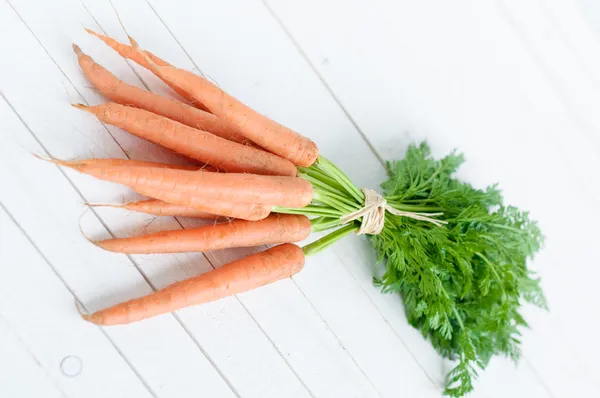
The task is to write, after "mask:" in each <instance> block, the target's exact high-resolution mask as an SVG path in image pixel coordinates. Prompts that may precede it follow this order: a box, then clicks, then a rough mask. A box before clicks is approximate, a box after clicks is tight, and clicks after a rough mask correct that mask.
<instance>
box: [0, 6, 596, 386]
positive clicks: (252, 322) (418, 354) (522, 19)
mask: <svg viewBox="0 0 600 398" xmlns="http://www.w3.org/2000/svg"><path fill="white" fill-rule="evenodd" d="M113 4H114V6H115V7H116V9H117V10H118V12H119V15H120V16H121V19H122V20H123V22H124V24H125V25H126V27H127V29H128V32H129V33H130V34H131V35H132V36H134V37H135V38H136V39H137V40H138V41H139V42H140V44H141V45H142V46H143V47H145V48H147V49H149V50H151V51H153V52H155V53H157V54H159V55H160V56H161V57H163V58H165V59H167V60H168V61H170V62H173V63H174V64H177V65H178V66H181V67H184V68H187V69H190V70H196V71H201V72H202V73H204V74H206V75H208V76H210V77H211V78H212V79H214V80H215V81H216V82H218V84H219V85H220V86H221V87H223V88H224V89H226V90H228V91H230V92H231V93H232V94H234V95H236V96H238V97H239V98H240V99H242V100H243V101H245V102H246V103H248V104H249V105H251V106H252V107H254V108H256V109H257V110H259V111H261V112H263V113H265V114H267V115H269V116H270V117H273V118H274V119H276V120H278V121H280V122H282V123H284V124H286V125H289V126H290V127H292V128H294V129H296V130H298V131H300V132H302V133H303V134H305V135H307V136H309V137H310V138H312V139H313V140H315V141H316V142H317V143H318V145H319V147H320V148H321V151H322V152H323V153H325V154H327V156H328V157H329V158H331V159H332V160H334V161H335V162H336V163H337V164H339V165H340V166H341V167H342V168H343V169H344V170H346V171H347V173H348V174H349V175H350V176H351V177H352V178H353V179H354V180H355V181H356V182H357V184H358V185H361V186H371V187H373V186H376V185H377V183H378V182H379V181H381V180H382V179H383V178H384V170H383V167H382V165H381V163H380V160H381V159H391V158H397V157H401V156H402V154H403V152H404V150H405V148H406V146H407V145H408V144H409V143H410V142H412V141H415V140H422V139H427V140H428V141H429V142H430V144H431V145H432V147H433V149H434V152H435V154H437V155H442V154H444V153H446V152H447V151H449V150H450V149H452V148H458V149H460V150H461V151H463V152H464V153H465V154H466V156H467V160H468V161H467V163H466V165H465V166H464V167H463V168H462V169H461V171H460V175H461V177H462V178H465V179H467V180H469V181H471V182H472V183H474V184H476V185H484V184H488V183H490V182H495V181H497V182H499V183H500V184H501V186H502V187H503V188H504V192H505V195H506V198H507V200H508V201H509V202H510V203H514V204H516V205H518V206H521V207H523V208H527V209H530V210H531V212H532V214H533V216H534V217H535V218H537V219H539V221H540V224H541V226H542V228H543V230H544V232H545V233H546V235H547V238H548V240H547V245H546V246H547V247H546V248H545V250H544V251H543V252H542V254H541V255H540V256H539V257H538V258H537V259H536V260H535V262H534V264H533V266H534V267H535V268H536V269H537V270H539V272H540V274H541V275H542V277H543V280H544V288H545V290H546V292H547V294H548V297H549V301H550V306H551V312H550V313H543V312H540V311H537V310H534V309H531V308H528V309H527V310H526V312H527V316H528V320H530V323H531V325H532V329H531V330H529V331H526V332H525V335H524V339H523V340H524V342H523V349H524V354H525V355H524V359H523V361H522V362H521V364H520V365H519V366H518V367H514V366H513V365H512V364H511V363H510V362H508V361H506V360H504V359H500V358H499V359H496V360H494V361H492V363H491V365H490V367H489V369H488V370H487V371H486V372H484V373H483V374H482V376H481V379H480V380H479V381H478V382H477V386H476V391H475V393H474V394H473V395H472V396H474V397H490V398H495V397H506V396H513V397H544V398H546V397H553V398H558V397H565V398H567V397H572V396H577V397H592V396H595V395H596V391H595V389H594V387H595V382H594V381H593V380H594V376H595V375H597V374H598V372H599V371H600V367H599V366H598V363H597V358H598V357H599V356H600V348H599V346H598V345H595V344H594V341H595V340H596V339H595V328H593V327H590V326H588V323H590V322H596V323H597V322H598V318H599V317H598V310H597V308H598V306H599V305H600V299H598V295H596V294H595V291H596V290H597V287H596V286H597V283H598V282H597V281H598V279H599V277H600V267H599V265H600V264H599V263H600V261H599V260H598V255H597V254H596V250H595V248H596V247H597V236H598V233H597V227H596V225H598V222H599V221H600V216H598V214H597V211H596V209H597V207H598V204H599V203H600V183H599V182H598V179H597V171H598V170H600V117H599V113H598V112H596V108H597V106H598V104H599V103H600V101H599V100H600V72H599V71H600V53H599V50H600V25H599V24H600V7H598V6H597V5H596V4H595V3H594V2H592V1H584V0H581V1H574V2H565V1H560V0H551V1H542V0H525V1H512V0H483V1H482V0H472V1H462V0H455V1H451V2H450V1H444V0H438V1H433V0H431V1H422V2H415V1H407V0H393V1H392V0H343V1H342V0H324V1H322V0H319V1H317V0H305V1H302V2H298V1H290V0H266V1H263V2H261V1H257V0H252V1H250V0H225V1H219V2H216V1H205V0H202V1H200V0H195V1H193V0H189V1H166V0H149V1H146V0H119V1H117V0H113ZM83 27H89V28H92V29H96V30H99V31H101V32H105V33H106V34H108V35H111V36H114V37H116V38H118V39H121V40H125V35H124V33H123V31H122V29H121V27H120V25H119V23H118V20H117V19H116V16H115V13H114V10H113V8H112V6H111V4H110V2H108V1H104V0H82V1H78V0H55V1H51V2H47V1H39V0H38V1H33V0H10V1H2V2H0V50H1V53H2V57H0V97H1V98H0V136H1V137H2V140H1V143H2V145H0V397H33V396H44V397H46V396H48V397H95V396H97V397H160V398H162V397H174V396H177V397H188V396H189V397H192V396H194V397H198V396H206V397H235V396H239V397H327V398H330V397H343V398H345V397H403V396H406V397H438V396H440V391H441V384H442V380H443V376H444V374H445V372H446V371H447V370H448V369H449V366H450V365H449V364H447V363H445V362H444V361H442V360H441V359H440V358H439V356H438V355H437V354H436V353H435V351H434V350H433V349H432V348H431V347H430V345H429V343H427V342H426V341H425V340H423V339H422V338H421V336H420V335H419V333H418V332H417V331H415V330H413V329H412V328H411V327H410V326H408V324H407V323H406V320H405V318H404V314H403V309H402V304H401V301H400V299H399V298H398V297H397V296H392V295H382V294H381V293H379V291H378V290H377V289H376V288H375V287H373V286H372V284H371V277H372V274H373V270H374V264H375V258H374V253H373V251H372V249H371V248H370V247H369V244H368V242H366V241H365V240H364V239H360V238H357V237H351V238H348V239H346V240H345V241H342V242H340V243H339V244H338V245H337V246H335V247H333V248H331V249H330V250H328V251H327V252H324V253H322V254H321V255H318V256H316V257H314V258H310V259H309V261H308V264H307V267H306V269H305V270H304V271H303V272H302V273H301V274H299V275H297V276H296V277H294V279H293V280H286V281H281V282H278V283H276V284H274V285H271V286H267V287H265V288H262V289H259V290H257V291H253V292H249V293H245V294H241V295H239V296H237V297H231V298H227V299H224V300H220V301H218V302H216V303H211V304H207V305H203V306H200V307H196V308H189V309H186V310H182V311H178V312H177V313H174V314H168V315H164V316H161V317H157V318H156V319H152V320H149V321H145V322H141V323H138V324H134V325H130V326H127V327H112V328H105V329H103V328H98V327H95V326H93V325H90V324H87V323H85V322H83V321H81V319H80V318H79V316H78V314H77V311H76V309H75V305H74V302H75V300H77V301H78V302H80V303H81V305H82V306H83V307H84V308H85V309H87V310H95V309H98V308H101V307H104V306H106V305H109V304H113V303H116V302H118V301H121V300H123V299H127V298H131V297H134V296H138V295H141V294H144V293H147V292H150V291H151V290H152V289H157V288H160V287H163V286H165V285H167V284H170V283H172V282H174V281H176V280H181V279H184V278H186V277H189V276H191V275H196V274H199V273H202V272H207V271H208V270H210V269H212V268H214V267H219V266H220V265H222V264H224V263H226V262H228V261H231V260H232V259H234V258H238V257H240V256H243V255H244V254H246V253H248V252H249V251H250V250H231V251H220V252H213V253H205V254H204V255H202V254H198V253H189V254H178V255H162V256H150V255H135V256H124V255H118V254H112V253H106V252H103V251H101V250H99V249H97V248H96V247H94V246H92V245H90V244H89V243H88V242H87V241H86V240H85V239H84V238H82V236H81V234H80V231H79V225H80V223H81V225H82V227H83V228H84V229H85V231H86V233H88V234H90V235H91V236H94V237H101V236H110V235H113V236H126V235H131V234H134V233H139V232H141V231H143V230H147V231H157V230H164V229H177V228H188V227H191V226H193V225H196V223H195V222H193V221H190V220H189V219H175V218H161V219H153V218H151V217H148V216H144V215H140V214H128V213H125V212H120V211H117V210H114V209H98V210H96V211H89V210H87V211H86V210H85V206H84V203H86V202H119V201H122V200H124V198H127V199H131V198H132V197H133V195H132V194H131V193H130V192H129V191H128V190H126V189H124V188H122V187H119V186H116V185H114V184H107V183H102V182H99V181H97V180H93V179H91V178H87V177H85V176H82V175H78V174H76V173H73V172H71V171H69V170H62V169H59V168H57V167H54V166H52V165H49V164H46V163H43V162H41V161H39V160H38V159H35V158H34V157H32V156H31V155H30V153H32V152H33V153H36V154H40V155H52V156H56V157H60V158H83V157H88V156H97V157H121V158H125V157H131V158H135V159H150V160H169V161H178V159H177V158H176V157H174V156H173V155H171V154H170V153H169V152H167V151H165V150H162V149H160V148H158V147H156V146H154V145H151V144H148V143H146V142H143V141H142V140H139V139H137V138H135V137H132V136H131V135H129V134H127V133H125V132H123V131H120V130H118V129H115V128H112V127H109V126H104V125H102V124H100V123H98V122H97V121H96V120H95V119H94V118H92V117H90V116H89V115H87V114H84V113H82V112H79V111H77V110H75V109H73V108H71V107H70V105H69V102H85V103H90V104H95V103H99V102H100V101H102V98H101V97H100V96H99V95H98V94H97V93H96V92H95V91H94V90H93V89H92V88H90V86H89V84H88V83H87V82H86V80H85V78H84V76H83V75H82V73H81V72H80V70H79V67H78V65H77V63H76V60H75V57H74V55H73V54H72V51H71V42H73V41H75V42H77V43H78V44H79V45H80V46H81V47H82V48H83V49H84V51H85V52H86V53H88V54H89V55H91V56H92V57H94V58H95V59H96V60H97V61H98V62H100V63H102V64H103V65H105V66H106V67H107V68H108V69H109V70H111V71H112V72H113V73H115V74H117V75H118V76H119V77H121V78H122V79H124V80H126V81H128V82H129V83H132V84H135V85H137V86H139V87H143V88H147V89H149V90H152V91H156V92H159V93H163V94H168V95H171V93H170V91H169V90H168V89H165V87H164V86H163V85H162V83H161V82H159V81H158V80H157V79H156V78H155V77H154V76H152V75H151V74H149V73H148V72H147V71H145V70H143V69H142V68H140V67H139V66H137V65H134V64H130V63H128V62H126V61H123V60H122V59H120V58H119V57H118V56H116V55H115V54H114V53H113V52H111V51H110V50H109V49H107V48H106V47H105V46H104V45H103V44H102V43H100V42H99V41H98V40H96V39H94V38H92V37H90V36H89V35H87V34H86V33H85V32H84V31H83ZM82 214H83V217H82Z"/></svg>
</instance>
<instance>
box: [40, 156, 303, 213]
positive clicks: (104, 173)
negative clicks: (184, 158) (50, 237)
mask: <svg viewBox="0 0 600 398" xmlns="http://www.w3.org/2000/svg"><path fill="white" fill-rule="evenodd" d="M101 160H102V159H95V160H94V164H90V162H89V161H85V160H84V161H60V160H54V159H53V160H52V161H53V162H54V163H56V164H60V165H62V166H65V167H69V168H72V169H74V170H77V171H79V172H81V173H85V174H89V175H92V176H94V177H96V178H99V179H102V180H107V181H112V182H116V183H119V184H123V185H127V186H128V187H130V188H131V189H133V190H134V191H137V192H139V193H142V194H144V195H147V196H151V197H154V198H156V199H163V198H161V197H156V196H152V195H149V194H146V193H145V192H147V191H148V190H152V191H155V192H157V193H159V192H167V193H168V192H171V193H175V194H178V195H187V196H190V197H197V198H202V199H211V200H216V201H225V202H242V203H261V204H265V205H272V206H281V207H292V208H300V207H304V206H306V205H308V204H309V203H310V202H311V200H312V185H311V184H310V182H308V181H307V180H305V179H303V178H299V177H283V176H262V175H255V174H235V173H214V172H210V171H203V170H198V171H188V170H173V169H166V168H157V167H128V166H127V165H126V163H125V165H119V166H116V165H111V164H110V161H105V162H104V163H102V162H100V161H101ZM142 190H143V191H144V192H142ZM163 200H165V199H163ZM166 201H167V202H171V201H169V200H166ZM171 203H175V204H181V203H176V202H171Z"/></svg>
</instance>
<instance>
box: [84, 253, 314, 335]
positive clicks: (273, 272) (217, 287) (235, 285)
mask: <svg viewBox="0 0 600 398" xmlns="http://www.w3.org/2000/svg"><path fill="white" fill-rule="evenodd" d="M303 267H304V253H303V252H302V249H300V248H299V247H298V246H296V245H294V244H291V243H285V244H283V245H279V246H275V247H273V248H271V249H269V250H266V251H263V252H260V253H256V254H253V255H251V256H248V257H246V258H243V259H241V260H237V261H233V262H231V263H229V264H226V265H224V266H222V267H221V268H218V269H216V270H214V271H210V272H207V273H205V274H202V275H199V276H196V277H193V278H190V279H187V280H184V281H181V282H176V283H174V284H172V285H170V286H167V287H166V288H164V289H161V290H159V291H157V292H154V293H151V294H149V295H147V296H144V297H140V298H136V299H133V300H129V301H127V302H124V303H121V304H117V305H115V306H113V307H110V308H107V309H104V310H102V311H98V312H96V313H94V314H91V315H82V316H83V318H84V319H85V320H87V321H89V322H92V323H95V324H98V325H121V324H127V323H132V322H136V321H140V320H142V319H146V318H150V317H153V316H157V315H160V314H164V313H167V312H172V311H177V310H179V309H181V308H185V307H188V306H192V305H198V304H203V303H207V302H210V301H215V300H218V299H220V298H223V297H228V296H232V295H234V294H238V293H241V292H246V291H249V290H252V289H255V288H257V287H260V286H264V285H267V284H269V283H273V282H276V281H278V280H281V279H285V278H289V277H291V276H293V275H295V274H296V273H297V272H299V271H300V270H301V269H302V268H303Z"/></svg>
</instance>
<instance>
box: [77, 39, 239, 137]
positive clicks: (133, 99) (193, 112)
mask: <svg viewBox="0 0 600 398" xmlns="http://www.w3.org/2000/svg"><path fill="white" fill-rule="evenodd" d="M73 50H74V51H75V54H77V59H78V61H79V66H81V70H82V71H83V73H84V74H85V76H86V78H87V79H88V80H89V81H90V83H92V84H93V85H94V87H95V88H96V89H97V90H98V91H99V92H100V94H102V95H104V96H105V97H106V98H108V99H110V100H111V101H114V102H116V103H119V104H122V105H129V106H135V107H136V108H141V109H145V110H147V111H149V112H152V113H155V114H157V115H161V116H164V117H167V118H169V119H172V120H175V121H177V122H180V123H183V124H185V125H187V126H190V127H193V128H196V129H199V130H204V131H208V132H210V133H212V134H215V135H218V136H219V137H222V138H225V139H228V140H230V141H235V142H240V143H250V140H249V139H247V138H245V137H244V136H242V135H240V134H239V133H238V132H236V131H235V130H232V129H231V128H229V127H227V126H226V124H225V123H223V122H221V121H219V119H217V117H216V116H215V115H213V114H212V113H208V112H205V111H203V110H201V109H198V108H195V107H193V106H190V105H187V104H185V103H183V102H181V101H178V100H175V99H172V98H167V97H163V96H162V95H158V94H155V93H152V92H150V91H146V90H143V89H141V88H139V87H136V86H133V85H131V84H128V83H125V82H124V81H122V80H120V79H119V78H118V77H116V76H115V75H113V74H112V73H110V72H109V71H108V70H106V69H105V68H104V67H103V66H102V65H100V64H98V63H96V62H95V61H94V60H93V59H92V58H91V57H90V56H89V55H86V54H84V53H83V51H81V49H80V48H79V46H78V45H76V44H73Z"/></svg>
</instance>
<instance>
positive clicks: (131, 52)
mask: <svg viewBox="0 0 600 398" xmlns="http://www.w3.org/2000/svg"><path fill="white" fill-rule="evenodd" d="M85 30H86V32H88V33H89V34H91V35H92V36H96V37H97V38H99V39H100V40H102V41H103V42H104V43H105V44H106V45H108V46H109V47H110V48H112V49H113V50H115V51H116V52H117V53H118V54H119V55H120V56H122V57H123V58H127V59H130V60H132V61H133V62H135V63H136V64H138V65H140V66H142V67H144V68H146V69H148V70H150V71H152V69H151V68H150V65H148V62H147V61H146V60H145V59H144V57H143V56H141V54H140V53H139V52H138V51H136V50H135V49H134V48H133V47H131V46H129V45H127V44H123V43H120V42H118V41H116V40H115V39H113V38H111V37H107V36H104V35H101V34H100V33H96V32H94V31H93V30H91V29H87V28H85ZM145 54H146V56H148V57H149V58H150V59H151V60H152V62H154V63H155V64H157V65H164V66H167V65H171V64H169V63H168V62H167V61H165V60H163V59H161V58H159V57H157V56H156V55H154V54H152V53H151V52H149V51H146V52H145ZM167 84H168V83H167ZM168 85H169V87H171V88H172V89H173V90H174V91H175V92H176V93H177V94H179V95H181V96H182V97H183V98H185V99H186V100H188V101H189V102H190V103H191V104H192V105H194V106H195V107H196V108H198V109H202V110H203V111H208V109H207V108H206V107H205V106H204V105H203V104H202V103H200V102H198V101H196V100H194V99H193V98H192V97H191V96H190V95H189V94H188V93H186V92H185V91H184V90H182V89H180V88H179V87H177V86H171V85H170V84H168Z"/></svg>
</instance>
